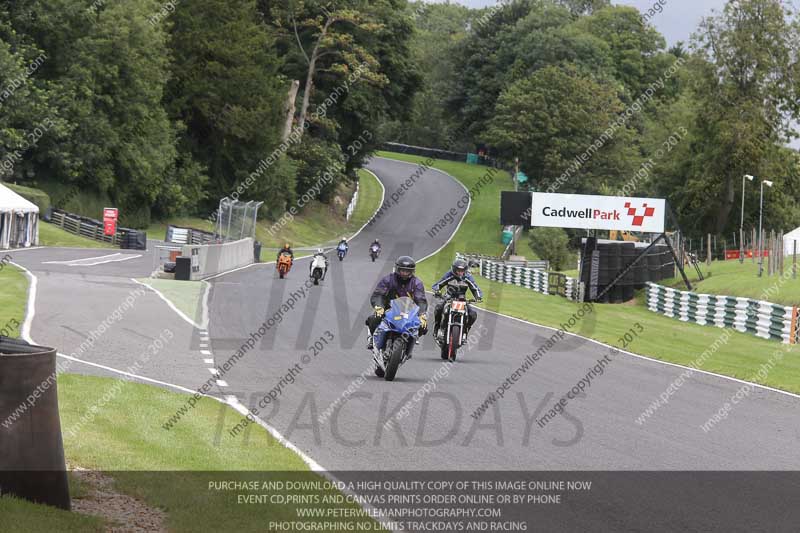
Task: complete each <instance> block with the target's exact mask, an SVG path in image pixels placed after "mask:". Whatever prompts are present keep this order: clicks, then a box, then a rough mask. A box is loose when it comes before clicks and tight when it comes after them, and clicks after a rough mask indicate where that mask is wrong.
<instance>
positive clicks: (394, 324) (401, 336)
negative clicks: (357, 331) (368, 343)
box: [372, 296, 422, 381]
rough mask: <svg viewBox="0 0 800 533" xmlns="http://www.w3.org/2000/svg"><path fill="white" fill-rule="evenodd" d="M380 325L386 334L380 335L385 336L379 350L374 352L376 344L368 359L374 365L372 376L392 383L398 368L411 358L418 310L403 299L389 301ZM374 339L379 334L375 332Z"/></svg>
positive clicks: (417, 331)
mask: <svg viewBox="0 0 800 533" xmlns="http://www.w3.org/2000/svg"><path fill="white" fill-rule="evenodd" d="M383 324H384V325H385V326H386V327H387V328H388V331H385V332H384V333H382V334H383V335H385V336H386V338H385V340H384V342H383V345H384V347H383V349H378V344H379V342H378V340H377V339H376V342H375V343H374V347H373V349H372V359H373V360H374V361H375V375H376V376H378V377H380V378H384V379H385V380H386V381H393V380H394V377H395V375H396V374H397V369H398V368H400V365H402V364H403V363H405V362H406V361H408V360H409V359H410V358H411V352H412V350H413V349H414V345H415V344H416V341H417V338H418V337H419V327H420V326H421V325H422V323H421V322H420V320H419V306H417V304H416V303H414V300H412V299H411V298H409V297H407V296H403V297H401V298H396V299H394V300H392V305H391V307H390V309H389V310H388V311H387V312H386V315H385V316H384V317H383ZM375 334H376V336H377V335H379V334H381V333H380V330H376V332H375Z"/></svg>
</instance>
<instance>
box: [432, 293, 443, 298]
mask: <svg viewBox="0 0 800 533" xmlns="http://www.w3.org/2000/svg"><path fill="white" fill-rule="evenodd" d="M433 295H434V296H436V297H438V298H441V297H442V291H435V292H434V293H433Z"/></svg>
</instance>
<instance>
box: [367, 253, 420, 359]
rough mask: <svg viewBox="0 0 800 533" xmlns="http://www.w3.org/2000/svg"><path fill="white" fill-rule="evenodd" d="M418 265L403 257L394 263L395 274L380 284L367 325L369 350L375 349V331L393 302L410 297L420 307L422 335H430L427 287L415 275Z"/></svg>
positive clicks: (371, 301)
mask: <svg viewBox="0 0 800 533" xmlns="http://www.w3.org/2000/svg"><path fill="white" fill-rule="evenodd" d="M416 268H417V263H416V261H414V259H412V258H411V257H409V256H407V255H403V256H401V257H398V258H397V261H395V263H394V272H392V273H391V274H387V275H386V276H384V277H383V278H381V280H380V281H379V282H378V285H377V286H376V287H375V290H374V291H373V292H372V296H371V297H370V303H371V304H372V307H373V308H374V310H375V312H374V313H373V314H372V315H370V316H369V317H368V318H367V320H366V321H365V324H366V325H367V327H368V328H369V339H368V342H367V349H368V350H372V348H373V336H374V334H375V330H376V329H377V328H378V326H380V325H381V322H382V321H383V315H384V314H385V313H386V310H387V309H389V308H390V307H391V304H392V300H394V299H395V298H400V297H403V296H408V297H409V298H411V299H412V300H414V303H416V304H417V305H418V306H419V320H420V322H421V325H420V330H419V332H420V335H426V334H427V333H428V317H427V315H426V314H425V312H426V311H427V310H428V300H427V298H425V285H423V284H422V280H421V279H419V278H418V277H416V276H415V275H414V273H415V271H416Z"/></svg>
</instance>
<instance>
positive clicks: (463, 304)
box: [436, 287, 475, 361]
mask: <svg viewBox="0 0 800 533" xmlns="http://www.w3.org/2000/svg"><path fill="white" fill-rule="evenodd" d="M449 288H450V287H448V289H449ZM457 292H458V291H457V290H456V291H453V292H449V293H448V295H446V296H442V295H441V294H436V296H437V297H438V298H441V299H443V300H444V301H445V304H444V308H443V309H442V322H441V324H439V331H440V332H441V331H444V336H443V339H442V340H440V339H439V336H438V335H437V336H436V344H438V345H439V349H440V350H441V357H442V359H446V360H448V361H455V360H456V356H457V355H458V350H459V348H461V347H462V346H463V345H464V338H465V334H466V327H467V305H468V304H471V303H474V302H475V300H472V299H470V300H467V299H466V297H464V296H463V295H458V294H457ZM462 294H463V293H462Z"/></svg>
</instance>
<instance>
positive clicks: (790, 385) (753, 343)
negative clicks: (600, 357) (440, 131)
mask: <svg viewBox="0 0 800 533" xmlns="http://www.w3.org/2000/svg"><path fill="white" fill-rule="evenodd" d="M381 155H382V156H384V157H389V158H392V159H398V160H402V161H408V162H412V163H420V162H422V161H424V158H421V157H415V156H408V155H404V154H403V155H401V154H393V153H382V154H381ZM431 166H432V167H433V168H437V169H439V170H442V171H444V172H447V173H448V174H450V175H451V176H453V177H455V178H456V179H458V180H459V181H460V182H461V183H462V184H463V185H464V186H466V187H467V188H468V189H469V188H471V187H472V186H474V184H475V183H477V181H478V180H479V179H480V176H482V175H483V174H485V172H486V169H485V167H477V166H474V165H467V164H465V163H457V162H453V161H439V160H435V161H434V162H433V163H432V165H431ZM512 187H513V185H512V184H511V181H510V179H509V178H506V177H505V176H502V177H501V176H498V177H497V179H496V180H495V181H494V183H492V184H491V185H490V186H487V187H485V188H484V189H483V192H482V193H481V194H479V195H476V197H475V198H474V199H473V202H472V204H471V205H470V210H469V213H468V214H467V216H466V217H465V218H464V221H463V222H462V224H461V227H460V228H459V231H458V233H457V234H456V235H455V237H454V238H453V240H452V241H451V242H450V244H449V245H448V246H446V247H445V248H444V249H442V250H441V251H440V252H439V253H438V254H436V255H435V256H433V257H431V258H430V259H428V260H426V261H423V262H422V263H421V264H420V265H419V267H418V271H419V274H420V276H421V277H422V279H423V280H424V282H425V285H426V286H430V284H431V283H433V282H434V281H435V280H436V279H438V276H440V275H441V274H442V273H444V272H445V271H446V270H447V269H448V268H449V265H450V263H451V262H452V260H453V257H454V256H455V252H456V251H469V252H480V253H485V254H490V255H497V254H498V253H499V251H502V244H498V243H499V238H500V237H499V235H500V225H499V223H498V220H499V212H500V202H499V192H500V191H501V190H504V189H506V188H508V189H510V188H512ZM736 264H737V265H738V263H736ZM720 274H722V273H721V272H720ZM715 275H716V273H715V272H714V268H713V267H712V276H711V278H709V281H712V280H713V279H714V276H715ZM719 278H722V282H721V283H720V285H719V287H720V290H723V291H727V290H729V289H728V285H727V283H725V278H724V277H723V276H722V275H720V276H719ZM766 279H767V280H768V279H769V278H766ZM478 281H479V283H480V284H481V287H482V288H483V289H484V292H485V293H486V294H485V303H484V304H483V305H482V306H481V307H484V308H486V309H490V310H492V311H495V312H498V313H503V314H506V315H509V316H513V317H517V318H521V319H523V320H528V321H531V322H535V323H537V324H543V325H546V326H551V327H556V328H557V327H560V325H561V324H562V323H564V322H566V321H567V320H568V319H569V318H570V317H571V316H572V315H573V313H575V312H576V311H577V309H578V308H579V305H578V304H576V303H573V302H570V301H568V300H565V299H563V298H560V297H557V296H548V295H544V294H539V293H536V292H533V291H531V290H528V289H525V288H523V287H518V286H515V285H507V284H504V283H497V282H493V281H489V280H487V279H485V278H481V277H480V276H478ZM776 281H777V278H775V277H773V278H772V281H771V283H775V282H776ZM795 283H796V282H795ZM787 285H788V284H787ZM787 294H789V293H788V292H787ZM637 323H638V324H639V326H640V327H641V332H640V333H639V335H638V336H634V339H633V341H632V342H629V343H628V342H623V341H621V340H620V339H621V338H622V337H623V336H624V335H625V334H626V333H628V332H630V331H631V328H633V327H634V326H635V324H637ZM635 329H637V330H638V329H639V328H635ZM725 331H729V332H730V336H729V337H728V341H727V342H726V343H725V344H724V345H723V346H722V347H720V348H719V349H718V350H717V351H716V352H715V353H714V354H713V355H712V356H711V357H707V358H706V359H705V362H704V364H703V365H702V366H701V368H702V369H704V370H707V371H710V372H716V373H719V374H724V375H728V376H732V377H736V378H740V379H745V380H748V381H757V382H761V383H763V384H764V385H768V386H771V387H775V388H779V389H783V390H787V391H791V392H795V393H800V357H798V355H800V347H796V346H793V347H791V348H790V353H789V354H787V356H785V357H784V358H783V359H782V360H781V361H780V362H779V363H778V364H777V365H776V366H775V367H774V368H773V370H772V371H771V372H769V373H768V375H767V376H766V377H765V378H764V379H763V380H760V379H757V378H755V377H754V376H755V375H756V373H757V372H758V370H759V367H760V366H761V365H762V364H763V363H766V362H767V361H768V360H769V359H770V355H771V354H772V353H773V352H774V350H775V349H776V348H779V347H780V346H781V345H780V344H778V343H776V342H774V341H767V340H764V339H760V338H758V337H753V336H751V335H747V334H744V333H739V332H735V331H732V330H725ZM573 333H577V334H579V335H582V336H585V337H588V338H591V339H595V340H598V341H601V342H605V343H608V344H612V345H615V346H619V347H623V344H626V345H625V346H624V348H625V349H626V350H628V351H630V352H633V353H638V354H641V355H646V356H649V357H653V358H655V359H660V360H663V361H669V362H672V363H678V364H683V365H687V364H689V363H691V362H694V361H696V360H698V358H700V356H701V354H703V352H705V351H706V350H708V349H709V348H710V347H711V346H712V345H713V344H714V343H715V342H717V344H718V345H719V342H718V340H719V339H720V337H721V336H722V334H723V330H721V329H719V328H716V327H709V326H700V325H697V324H689V323H685V322H681V321H679V320H675V319H671V318H667V317H663V316H661V315H657V314H655V313H653V312H651V311H649V310H647V308H646V306H645V304H644V298H643V296H642V295H639V296H638V297H637V299H636V301H635V302H632V303H630V304H625V305H612V304H595V306H594V312H593V313H591V314H590V315H589V317H588V318H586V319H584V320H583V321H582V322H581V323H580V326H579V329H577V330H573Z"/></svg>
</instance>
